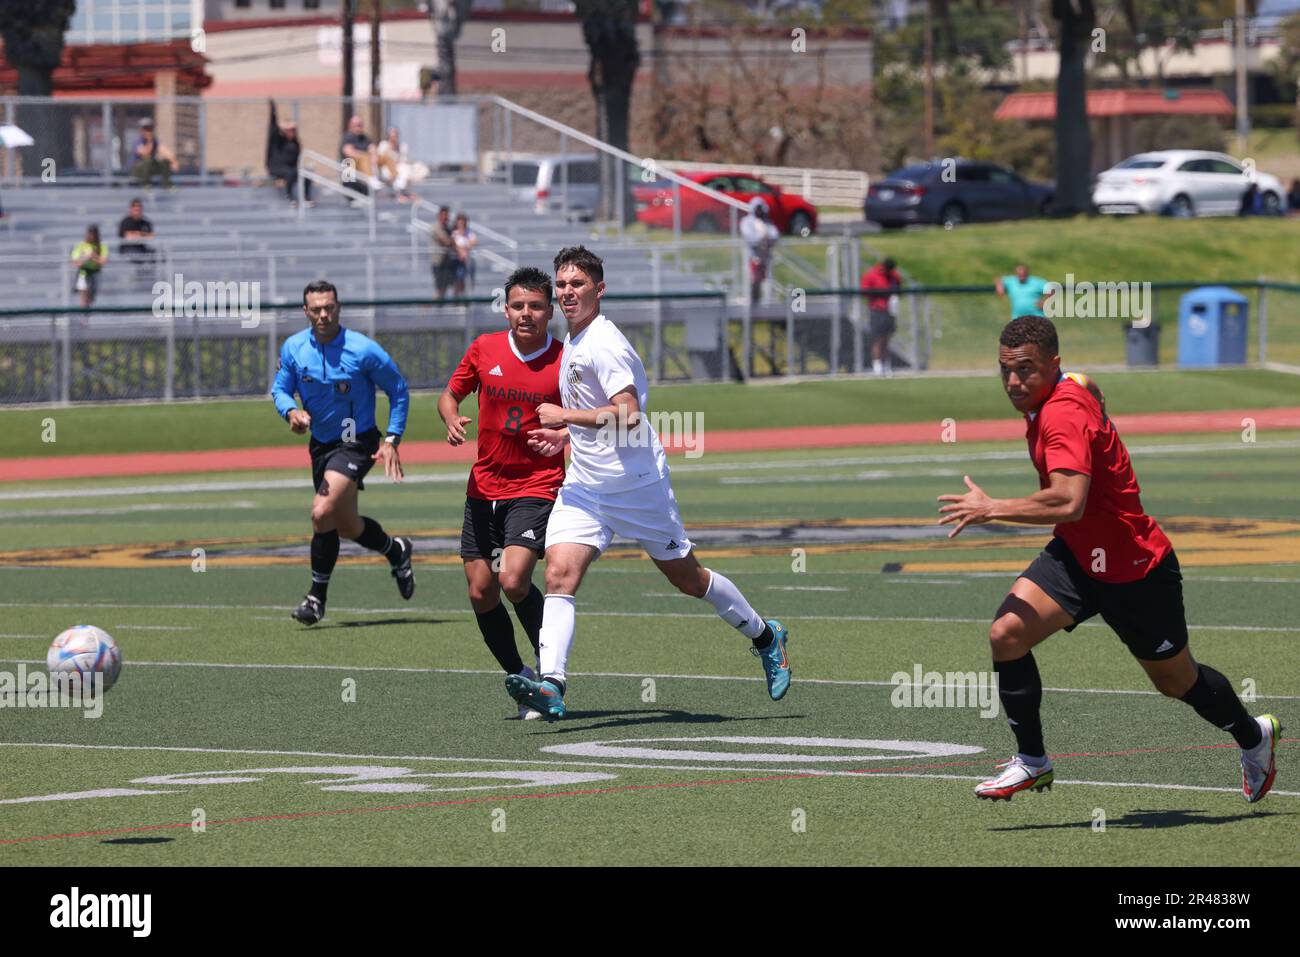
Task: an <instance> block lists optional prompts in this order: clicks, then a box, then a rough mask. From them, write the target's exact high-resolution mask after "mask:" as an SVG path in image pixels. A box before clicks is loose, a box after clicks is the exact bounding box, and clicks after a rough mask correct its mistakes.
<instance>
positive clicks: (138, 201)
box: [127, 196, 144, 206]
mask: <svg viewBox="0 0 1300 957" xmlns="http://www.w3.org/2000/svg"><path fill="white" fill-rule="evenodd" d="M127 205H128V206H143V205H144V200H142V199H141V198H140V197H139V196H137V197H135V198H134V199H132V200H131V202H130V203H128V204H127Z"/></svg>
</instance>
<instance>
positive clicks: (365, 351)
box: [271, 280, 415, 625]
mask: <svg viewBox="0 0 1300 957" xmlns="http://www.w3.org/2000/svg"><path fill="white" fill-rule="evenodd" d="M302 299H303V312H305V313H306V314H307V318H308V319H309V320H310V322H311V325H309V326H308V327H307V328H306V329H303V330H302V331H301V332H297V333H295V334H294V335H292V336H290V337H289V338H288V339H286V340H285V342H284V347H283V348H282V349H281V350H280V368H279V371H278V372H277V373H276V375H275V385H274V386H273V387H272V389H271V395H272V398H274V399H275V408H276V411H277V412H279V413H280V417H281V418H282V419H284V420H285V421H286V422H288V423H289V428H290V429H292V430H293V431H294V432H295V433H298V434H300V435H301V434H302V433H303V432H306V431H308V430H310V431H311V442H310V444H309V449H310V452H311V479H312V487H313V488H314V489H315V490H316V496H315V498H314V499H313V501H312V507H311V523H312V531H313V533H314V534H313V535H312V539H311V590H310V591H309V592H308V593H307V596H306V597H305V598H304V599H303V600H302V604H300V605H299V606H298V607H297V609H295V610H294V612H293V617H294V618H296V619H297V620H298V621H300V622H302V623H303V624H304V625H314V624H316V622H318V621H320V620H321V619H322V618H324V617H325V598H326V592H327V589H328V588H329V581H330V575H331V574H332V573H333V571H334V565H335V563H336V562H337V561H338V557H339V535H340V534H342V535H345V536H347V537H348V538H350V539H352V540H353V541H354V542H356V543H357V544H358V545H360V546H362V547H363V548H368V549H370V550H371V551H374V552H378V553H379V554H381V555H383V556H384V558H386V559H387V560H388V564H389V565H390V566H391V567H392V573H393V577H394V578H395V579H396V580H397V591H398V593H399V594H400V595H401V596H402V597H403V598H405V599H410V597H411V595H412V594H414V593H415V576H414V574H413V573H412V570H411V555H412V552H413V551H414V549H413V547H412V545H411V540H410V539H409V538H392V537H390V536H389V535H388V534H387V533H385V532H384V530H383V528H382V527H381V526H380V524H379V523H378V522H376V521H375V520H374V519H373V518H368V517H366V516H364V515H361V514H360V513H359V512H358V509H357V493H358V492H359V491H360V490H361V489H362V488H364V485H363V484H362V480H363V479H364V478H365V477H366V473H367V472H369V471H370V467H371V466H372V465H374V463H375V462H383V463H384V473H385V474H386V475H387V476H388V477H389V478H391V479H392V480H393V481H394V482H400V481H401V480H402V475H403V473H402V460H401V457H400V456H399V455H398V453H397V445H398V443H399V442H400V441H401V439H402V432H403V431H404V430H405V429H406V412H407V407H408V406H409V405H410V398H409V396H408V394H407V389H406V380H405V379H403V378H402V373H401V371H399V370H398V368H397V363H395V362H394V361H393V360H392V359H391V358H390V357H389V355H388V353H387V352H385V351H384V350H383V349H382V348H381V347H380V345H379V343H377V342H375V341H374V340H372V339H368V338H366V337H365V336H363V335H362V334H361V333H359V332H356V331H354V330H352V329H344V328H343V327H342V326H341V325H340V324H339V308H340V307H339V300H338V290H337V289H335V288H334V286H333V285H331V284H330V283H328V282H325V281H324V280H317V281H316V282H313V283H310V284H309V285H308V286H307V288H306V289H304V290H303V294H302ZM376 386H379V387H380V388H382V389H383V390H384V392H386V393H387V394H388V403H389V414H388V434H387V435H386V436H383V437H381V436H380V434H379V429H378V428H376V427H375V387H376ZM295 392H296V393H298V395H300V396H302V408H301V409H300V408H298V403H297V402H296V401H295V400H294V397H293V396H294V393H295Z"/></svg>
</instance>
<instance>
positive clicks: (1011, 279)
mask: <svg viewBox="0 0 1300 957" xmlns="http://www.w3.org/2000/svg"><path fill="white" fill-rule="evenodd" d="M993 288H994V289H996V290H997V293H998V295H999V296H1005V297H1006V298H1007V299H1009V300H1010V301H1011V318H1012V319H1017V318H1019V317H1020V316H1041V315H1043V303H1044V302H1046V301H1047V296H1048V295H1049V293H1048V292H1047V280H1046V279H1044V278H1042V277H1041V276H1031V275H1029V267H1028V266H1026V265H1025V264H1024V263H1019V264H1018V265H1017V266H1016V272H1015V275H1013V276H999V277H998V278H997V280H996V281H995V282H994V283H993Z"/></svg>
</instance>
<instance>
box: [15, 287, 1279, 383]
mask: <svg viewBox="0 0 1300 957" xmlns="http://www.w3.org/2000/svg"><path fill="white" fill-rule="evenodd" d="M1220 284H1221V285H1227V286H1230V287H1232V288H1234V289H1236V290H1237V291H1239V292H1241V293H1242V294H1243V295H1245V296H1246V297H1247V298H1248V300H1249V302H1250V322H1251V326H1250V336H1251V340H1250V345H1251V348H1250V350H1249V353H1248V358H1249V359H1250V360H1251V362H1252V364H1261V365H1264V364H1276V365H1282V366H1286V367H1288V368H1291V369H1300V285H1298V284H1293V283H1279V282H1270V281H1267V280H1244V281H1232V280H1228V281H1226V282H1223V283H1220ZM220 285H221V284H219V283H217V284H209V285H208V286H207V287H205V288H204V290H202V295H201V296H200V300H201V301H199V302H198V303H197V305H196V306H195V307H194V308H193V309H192V310H191V311H193V312H196V313H197V314H194V315H188V314H186V313H187V310H186V308H184V307H183V306H182V308H180V309H178V310H176V315H175V316H167V315H165V314H163V313H165V307H166V303H161V304H159V305H158V306H157V307H155V306H154V305H153V304H150V305H145V306H113V307H107V306H105V307H92V308H91V309H88V310H82V309H75V308H66V307H39V308H36V307H29V308H6V309H3V310H0V404H5V405H12V404H20V403H50V402H53V403H68V402H83V401H109V400H118V399H153V400H162V401H169V400H173V399H182V398H187V397H190V398H203V397H216V396H257V395H264V394H266V392H267V390H268V389H269V387H270V383H271V381H272V379H273V377H274V374H275V368H276V360H277V358H278V355H279V348H280V344H281V343H282V342H283V341H284V339H285V338H286V337H287V336H289V335H291V334H292V333H294V332H296V331H298V330H299V329H301V328H303V327H304V324H305V320H304V319H303V316H302V312H301V307H300V305H299V304H298V302H296V301H294V302H284V301H281V302H275V303H265V304H258V306H257V309H256V310H252V309H250V308H244V307H245V306H247V305H248V303H244V302H242V301H241V290H239V289H238V288H237V284H235V283H229V284H226V288H225V289H224V290H223V289H220V288H214V287H219V286H220ZM1202 285H1205V283H1191V282H1177V283H1174V282H1166V283H1153V284H1152V290H1151V292H1152V299H1153V302H1152V308H1151V315H1152V319H1153V323H1154V324H1155V325H1157V326H1159V327H1160V337H1161V338H1160V352H1159V362H1160V365H1161V366H1165V367H1170V366H1173V365H1174V364H1175V357H1176V356H1177V332H1178V322H1177V316H1178V299H1179V297H1180V296H1181V294H1182V293H1183V292H1185V291H1187V290H1190V289H1193V288H1197V287H1198V286H1202ZM898 297H899V300H898V332H897V334H896V336H895V338H894V340H893V343H892V352H893V354H894V362H895V365H896V367H898V368H899V369H900V371H903V372H915V373H921V374H926V373H929V374H945V373H957V372H973V371H982V372H990V373H991V372H992V371H993V370H994V369H995V367H996V342H997V333H998V332H999V331H1000V330H1001V328H1002V325H1003V324H1004V323H1005V322H1006V320H1007V319H1008V318H1009V311H1008V308H1007V305H1006V302H1005V300H1000V299H998V298H997V297H996V296H995V295H994V294H993V293H992V291H991V290H990V289H989V288H987V287H984V286H919V285H918V286H908V287H904V288H902V289H900V290H899V291H898ZM499 298H500V297H499V296H498V295H496V294H494V295H491V296H472V297H466V298H462V299H455V300H445V301H442V302H430V301H429V300H427V299H351V298H346V299H345V307H344V322H345V323H346V324H348V325H350V326H352V327H354V328H358V329H360V330H361V331H362V332H365V333H366V334H368V335H373V336H375V337H376V338H377V339H378V340H379V341H380V342H381V343H382V344H383V345H384V347H385V348H386V349H388V351H389V352H390V353H391V354H393V355H394V357H395V358H397V360H398V363H399V365H400V366H401V367H402V369H403V372H404V373H405V374H406V376H407V378H408V380H409V381H410V382H411V384H412V386H413V387H414V388H420V389H436V388H441V387H442V386H443V385H445V384H446V381H447V378H448V377H449V376H450V374H451V372H452V370H453V369H454V368H455V364H456V362H457V361H459V359H460V356H461V355H462V354H463V352H464V349H465V348H466V347H467V346H468V344H469V343H470V342H471V341H472V340H473V338H474V336H476V335H478V334H480V333H483V332H489V331H494V330H499V329H502V328H504V327H505V320H504V317H503V316H502V315H501V312H500V303H499ZM604 303H605V312H606V313H607V314H608V315H609V316H610V317H611V318H613V319H614V320H615V321H616V322H618V324H619V326H620V327H621V328H622V329H623V330H624V331H625V332H626V334H627V335H628V337H629V339H631V340H632V342H633V344H634V345H635V346H636V348H637V350H638V352H639V353H640V355H641V356H642V358H643V359H644V360H645V363H646V368H647V372H648V374H649V375H650V377H651V379H652V380H653V381H656V382H707V381H719V380H728V379H739V380H749V379H770V378H780V377H787V376H829V375H854V374H861V373H863V371H864V367H865V368H869V367H870V363H869V359H868V356H867V346H868V337H867V323H866V321H865V320H866V314H867V310H866V306H865V301H864V297H863V295H862V293H861V291H860V290H858V289H857V288H851V287H843V288H840V287H835V288H817V287H812V286H810V287H806V288H805V287H800V286H791V287H790V288H789V289H788V291H787V294H786V295H785V296H783V297H782V299H781V301H780V302H777V303H774V304H760V305H754V306H750V305H748V304H739V303H736V302H734V301H730V300H729V299H728V296H727V292H726V291H725V290H716V291H708V292H668V291H665V292H658V293H656V292H654V291H652V292H650V293H622V294H620V293H610V294H607V295H606V296H605V299H604ZM552 321H553V322H554V323H556V328H557V330H559V329H561V328H562V327H561V326H560V325H559V323H561V322H562V321H563V320H562V319H561V318H560V317H559V315H558V313H557V316H556V318H555V319H554V320H552ZM1128 325H1129V321H1128V320H1125V319H1121V318H1115V317H1110V318H1072V317H1059V318H1058V319H1057V327H1058V329H1059V331H1060V334H1061V340H1062V342H1061V350H1062V355H1063V356H1064V357H1065V360H1066V363H1067V364H1068V365H1069V366H1070V367H1071V368H1074V369H1078V370H1080V371H1098V370H1107V369H1114V368H1123V367H1124V366H1125V364H1126V336H1127V335H1128V330H1127V326H1128Z"/></svg>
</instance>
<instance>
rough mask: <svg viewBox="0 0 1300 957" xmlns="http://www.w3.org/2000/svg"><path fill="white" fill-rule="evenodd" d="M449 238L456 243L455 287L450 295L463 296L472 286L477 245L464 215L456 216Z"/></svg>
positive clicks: (467, 219) (475, 236) (476, 238)
mask: <svg viewBox="0 0 1300 957" xmlns="http://www.w3.org/2000/svg"><path fill="white" fill-rule="evenodd" d="M451 238H452V239H453V240H454V241H455V243H456V285H455V288H454V289H453V290H452V295H453V296H463V295H465V290H466V288H470V287H472V286H473V285H474V247H475V246H477V245H478V236H477V235H476V234H475V233H474V230H472V229H470V228H469V217H468V216H466V215H465V214H464V213H457V214H456V225H455V227H454V228H453V229H452V231H451Z"/></svg>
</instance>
